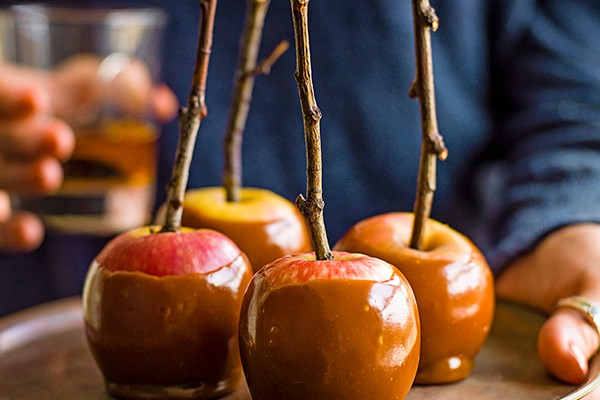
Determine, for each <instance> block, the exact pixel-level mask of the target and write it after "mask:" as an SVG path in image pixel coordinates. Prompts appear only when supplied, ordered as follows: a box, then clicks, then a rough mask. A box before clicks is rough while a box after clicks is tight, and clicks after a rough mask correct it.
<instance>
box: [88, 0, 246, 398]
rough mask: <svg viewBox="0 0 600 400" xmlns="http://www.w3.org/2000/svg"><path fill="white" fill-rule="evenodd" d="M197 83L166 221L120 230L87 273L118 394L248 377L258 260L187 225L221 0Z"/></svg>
mask: <svg viewBox="0 0 600 400" xmlns="http://www.w3.org/2000/svg"><path fill="white" fill-rule="evenodd" d="M200 9H201V11H202V12H201V29H200V31H199V40H198V49H197V56H196V64H195V68H194V74H193V77H192V89H191V91H190V96H189V98H188V103H187V106H186V107H183V108H182V109H181V112H180V114H179V116H180V121H179V122H180V124H179V126H180V137H179V143H178V146H177V154H176V156H175V163H174V166H173V174H172V177H171V180H170V181H169V185H168V190H167V207H166V212H165V221H164V224H163V225H162V226H155V227H152V226H151V227H142V228H138V229H136V230H133V231H130V232H126V233H122V234H120V235H118V236H117V237H115V238H114V239H113V240H111V241H110V242H109V243H108V244H107V245H106V246H105V247H104V248H103V249H102V251H101V252H100V253H99V254H98V256H97V257H96V258H95V259H94V261H93V263H92V265H91V267H90V269H89V271H88V275H87V277H86V281H85V287H84V293H83V305H84V317H85V325H86V336H87V340H88V343H89V345H90V348H91V350H92V353H93V355H94V358H95V360H96V362H97V364H98V366H99V367H100V370H101V371H102V374H103V375H104V378H105V381H106V388H107V390H108V392H109V393H110V394H112V395H113V396H115V397H118V398H122V399H198V398H214V397H219V396H222V395H224V394H226V393H228V392H232V391H233V390H235V389H236V387H237V386H238V385H239V383H240V382H241V378H242V370H241V362H240V357H239V347H238V335H237V333H238V330H237V327H238V320H239V310H240V307H241V301H242V298H243V297H242V296H243V292H244V290H245V289H246V285H247V283H248V281H249V279H250V278H251V275H252V268H251V266H250V263H249V261H248V260H247V258H246V256H245V255H244V254H243V253H242V252H241V251H240V249H239V248H238V247H237V246H236V245H235V243H234V242H233V241H232V240H231V239H229V238H228V237H227V236H225V235H223V234H222V233H219V232H216V231H213V230H208V229H199V230H194V229H190V228H185V227H182V226H181V216H182V212H183V207H182V205H183V199H184V194H185V189H186V185H187V177H188V175H189V167H190V163H191V158H192V153H193V149H194V143H195V139H196V136H197V133H198V130H199V127H200V123H201V121H202V118H203V117H204V116H205V115H206V104H205V101H204V97H205V92H206V78H207V73H208V58H209V55H210V53H211V45H212V31H213V26H214V17H215V12H216V0H202V1H200Z"/></svg>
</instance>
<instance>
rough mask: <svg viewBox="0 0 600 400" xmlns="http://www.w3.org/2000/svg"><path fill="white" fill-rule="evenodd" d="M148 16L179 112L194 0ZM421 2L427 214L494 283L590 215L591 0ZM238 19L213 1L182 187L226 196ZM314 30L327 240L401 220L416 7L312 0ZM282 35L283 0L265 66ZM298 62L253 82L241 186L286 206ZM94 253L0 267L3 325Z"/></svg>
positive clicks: (298, 130)
mask: <svg viewBox="0 0 600 400" xmlns="http://www.w3.org/2000/svg"><path fill="white" fill-rule="evenodd" d="M2 3H4V4H5V3H6V2H0V4H2ZM77 3H78V4H81V3H82V2H77ZM100 3H101V4H104V3H105V2H100ZM121 3H123V2H121ZM145 4H149V5H156V6H161V7H165V8H166V9H167V11H168V12H169V15H170V19H169V25H168V34H167V37H166V38H165V46H164V50H165V60H168V61H165V62H164V65H163V72H162V75H163V79H164V81H165V82H167V83H168V84H169V85H170V86H171V87H172V88H173V89H174V90H175V91H176V93H177V94H178V96H179V98H180V100H181V101H182V102H184V101H185V100H186V99H187V95H188V92H189V89H190V77H191V71H192V67H193V62H194V56H195V46H196V32H197V23H198V2H197V1H196V0H185V1H184V0H178V1H171V2H166V1H158V0H156V1H146V2H145ZM432 5H433V6H434V7H435V8H436V11H437V14H438V16H439V17H440V29H439V30H438V31H437V32H436V33H433V36H432V39H433V62H434V73H435V85H436V96H437V111H438V121H439V125H440V131H441V133H442V134H443V136H444V139H445V142H446V145H447V147H448V150H449V157H448V159H447V160H446V161H444V162H441V163H439V164H438V189H437V192H436V196H435V199H434V207H433V215H432V216H433V217H434V218H435V219H438V220H439V221H442V222H445V223H448V224H450V225H451V226H453V227H455V228H456V229H458V230H460V231H462V232H463V233H465V234H467V235H468V236H469V237H471V239H473V240H474V241H475V242H476V243H477V244H478V245H479V246H480V247H481V248H482V249H483V250H484V251H485V253H486V255H487V257H488V259H489V261H490V263H491V265H492V267H493V268H494V270H495V271H496V272H499V271H501V269H502V268H503V267H504V266H506V264H507V263H509V262H510V261H511V260H513V259H514V258H515V257H518V256H519V255H520V254H522V253H523V252H526V251H528V250H530V249H532V248H533V246H535V244H536V243H538V242H539V241H540V240H541V239H542V238H543V237H544V236H545V235H546V234H548V233H549V232H551V231H553V230H555V229H557V228H559V227H561V226H564V225H566V224H571V223H577V222H587V221H594V222H597V221H599V220H600V206H599V204H600V189H598V187H600V186H599V185H598V183H599V182H600V153H599V149H600V67H599V66H600V2H598V1H597V0H573V1H570V2H559V1H553V0H546V1H543V0H537V1H534V0H504V1H491V0H490V1H481V0H480V1H474V0H456V1H453V2H443V1H432ZM245 7H246V3H245V1H241V0H219V4H218V9H217V16H216V26H215V39H214V45H213V53H212V55H211V60H210V68H209V79H208V85H207V95H206V96H207V97H206V101H207V105H208V117H207V118H206V119H205V120H203V122H202V126H201V129H200V134H199V138H198V142H197V145H196V151H195V155H194V160H193V165H192V170H191V176H190V184H189V186H190V187H203V186H214V185H219V184H220V183H221V169H222V150H221V148H222V139H223V133H224V130H225V124H226V120H227V112H228V108H229V102H230V97H231V89H232V82H233V73H234V69H235V67H236V63H237V52H238V47H239V40H240V32H241V29H242V27H243V22H244V13H245ZM309 20H310V22H309V28H310V37H311V51H312V61H313V78H314V84H315V89H316V98H317V103H318V105H319V108H320V109H321V111H322V113H323V119H322V121H321V134H322V145H323V163H324V172H323V174H324V175H323V179H324V199H325V204H326V206H325V221H326V225H327V230H328V234H329V237H330V241H331V243H332V244H333V243H334V242H335V241H336V240H337V239H338V238H339V237H340V236H341V235H342V234H343V233H344V232H345V231H346V230H347V229H348V228H349V227H350V226H351V225H352V224H354V223H356V222H358V221H359V220H361V219H363V218H365V217H369V216H372V215H375V214H379V213H383V212H388V211H411V210H412V207H413V202H414V196H415V187H416V176H417V168H418V156H419V146H420V142H421V127H420V116H419V107H418V102H417V101H415V100H412V99H410V98H409V97H408V95H407V91H408V88H409V86H410V83H411V81H412V80H413V77H414V70H415V61H414V59H415V57H414V44H413V43H414V41H413V28H412V12H411V5H410V1H409V0H406V1H402V2H399V1H397V0H394V1H392V0H371V1H366V2H354V3H353V2H348V1H344V0H327V1H319V0H313V1H311V2H310V5H309ZM292 29H293V28H292V20H291V11H290V4H289V1H273V2H272V4H271V8H270V10H269V14H268V16H267V20H266V23H265V32H264V39H263V45H262V50H261V54H263V55H266V54H268V53H269V52H270V51H271V49H272V48H273V47H274V46H275V45H276V44H277V43H278V42H279V41H281V40H282V39H287V40H289V41H290V43H292V45H293V42H294V40H293V31H292ZM295 62H296V60H295V55H294V52H293V50H290V51H288V52H287V53H286V54H285V55H284V56H283V57H282V58H281V59H280V60H279V61H278V62H277V63H276V64H275V66H274V67H273V70H272V72H271V74H270V75H268V76H264V77H259V78H258V79H257V82H256V88H255V91H254V98H253V101H252V107H251V110H250V116H249V119H248V123H247V127H246V132H245V136H244V148H243V149H244V161H243V173H244V185H245V186H258V187H265V188H268V189H271V190H273V191H275V192H277V193H280V194H282V195H283V196H285V197H287V198H289V199H293V198H295V197H296V196H297V195H298V194H299V193H304V192H305V190H306V182H305V180H306V178H305V149H304V139H303V130H302V119H301V111H300V104H299V101H298V91H297V87H296V83H295V81H294V78H293V73H294V70H295ZM176 141H177V123H176V122H174V123H172V124H169V125H168V126H167V127H165V131H164V133H163V135H162V139H161V158H160V176H159V178H160V185H159V190H158V193H157V196H158V203H160V202H162V201H163V200H164V198H165V191H164V185H165V182H166V181H167V179H168V177H169V176H170V173H171V164H172V160H173V157H174V153H175V145H176ZM106 240H107V238H89V237H73V236H70V237H65V236H63V235H60V234H57V233H52V232H49V233H48V235H47V239H46V241H45V243H44V244H43V246H42V247H41V248H40V249H39V250H38V251H36V252H34V253H31V254H27V255H20V256H15V255H8V254H6V255H3V256H1V257H0V296H1V297H0V314H1V313H5V312H8V311H12V310H15V309H18V308H21V307H24V306H28V305H31V304H35V303H37V302H40V301H46V300H48V299H51V298H56V297H60V296H65V295H70V294H75V293H78V292H79V291H80V289H81V285H82V281H83V277H84V275H85V272H86V270H87V267H88V265H89V262H90V261H91V259H92V258H93V256H94V255H95V254H96V253H97V252H98V251H99V249H100V248H101V246H102V245H103V244H104V243H105V241H106Z"/></svg>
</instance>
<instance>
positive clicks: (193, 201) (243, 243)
mask: <svg viewBox="0 0 600 400" xmlns="http://www.w3.org/2000/svg"><path fill="white" fill-rule="evenodd" d="M182 223H183V225H185V226H190V227H194V228H209V229H214V230H217V231H219V232H222V233H224V234H225V235H227V236H228V237H229V238H231V239H232V240H233V241H234V242H235V243H236V244H237V245H238V247H239V248H240V249H241V250H242V251H243V252H244V253H245V254H246V255H247V256H248V259H249V260H250V263H251V264H252V266H253V268H254V270H255V271H258V270H259V269H260V268H261V267H262V266H263V265H266V264H268V263H270V262H271V261H274V260H275V259H277V258H280V257H283V256H285V255H287V254H292V253H300V252H307V251H310V249H311V247H310V236H309V233H308V228H307V227H306V224H305V222H304V220H303V218H302V215H300V213H299V212H298V210H297V209H296V207H295V206H294V205H293V204H292V203H291V202H289V201H288V200H286V199H285V198H283V197H281V196H279V195H277V194H275V193H273V192H271V191H269V190H266V189H258V188H247V187H246V188H241V194H240V200H239V201H235V202H233V201H227V200H226V193H225V189H223V188H221V187H211V188H202V189H194V190H188V191H187V193H186V195H185V198H184V203H183V216H182Z"/></svg>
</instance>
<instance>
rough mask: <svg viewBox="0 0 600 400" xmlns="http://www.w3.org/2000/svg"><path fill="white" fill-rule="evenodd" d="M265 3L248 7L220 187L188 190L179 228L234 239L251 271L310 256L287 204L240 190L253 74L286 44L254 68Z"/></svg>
mask: <svg viewBox="0 0 600 400" xmlns="http://www.w3.org/2000/svg"><path fill="white" fill-rule="evenodd" d="M269 5H270V1H262V0H250V1H248V2H247V10H246V20H245V23H244V29H243V32H242V35H241V37H240V50H239V55H238V56H239V59H238V66H237V68H236V72H235V75H234V87H233V93H232V99H231V106H230V110H229V115H228V120H227V128H226V130H225V135H224V139H223V184H222V187H208V188H200V189H193V190H189V191H188V192H187V193H186V195H185V199H184V211H183V219H182V221H183V224H184V225H187V226H192V227H196V228H209V229H215V230H217V231H219V232H222V233H224V234H226V235H227V236H229V237H230V238H231V239H233V240H234V241H235V242H236V244H237V245H238V246H239V247H240V248H241V249H242V251H243V252H244V253H246V255H247V256H248V258H249V259H250V262H251V263H252V265H253V267H254V269H255V271H258V270H259V269H260V268H261V267H262V266H263V265H265V264H268V263H269V262H271V261H273V260H275V259H277V258H279V257H282V256H284V255H286V254H291V253H296V252H305V251H310V236H309V234H308V229H307V228H306V225H305V223H304V221H303V220H302V216H301V215H300V214H299V213H298V210H296V208H295V207H294V206H293V205H292V203H291V202H289V201H288V200H286V199H284V198H283V197H281V196H279V195H277V194H275V193H273V192H271V191H269V190H266V189H258V188H250V187H243V185H242V142H243V134H244V129H245V126H246V121H247V118H248V113H249V109H250V101H251V99H252V91H253V89H254V83H255V78H256V76H257V75H262V74H267V73H268V72H269V71H270V69H271V67H272V65H273V64H274V63H275V62H276V61H277V59H278V58H279V57H280V56H281V55H282V54H283V53H284V52H285V51H286V50H287V48H288V47H289V44H288V42H287V41H282V42H281V43H280V44H279V45H278V46H276V47H275V49H274V50H273V51H272V53H271V54H270V55H269V56H268V57H267V58H265V59H264V60H263V61H261V62H260V63H258V62H257V61H258V54H259V50H260V43H261V40H262V32H263V26H264V21H265V17H266V14H267V11H268V9H269Z"/></svg>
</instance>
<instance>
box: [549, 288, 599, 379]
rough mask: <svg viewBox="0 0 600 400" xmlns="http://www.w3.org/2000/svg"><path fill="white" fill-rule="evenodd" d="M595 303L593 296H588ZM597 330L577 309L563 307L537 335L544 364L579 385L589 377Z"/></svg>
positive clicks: (558, 374) (596, 348)
mask: <svg viewBox="0 0 600 400" xmlns="http://www.w3.org/2000/svg"><path fill="white" fill-rule="evenodd" d="M585 298H586V299H588V298H589V299H590V301H593V300H592V299H593V297H591V296H585ZM599 344H600V336H599V332H598V330H597V328H595V327H594V326H593V324H592V323H590V322H588V321H587V320H586V318H585V315H584V314H583V313H582V312H581V311H578V310H574V309H571V308H566V307H561V308H559V309H557V310H556V311H555V312H554V314H553V315H552V316H551V317H550V318H549V319H548V320H547V321H546V322H545V323H544V325H543V326H542V328H541V329H540V332H539V336H538V354H539V357H540V360H541V362H542V363H543V364H544V366H545V367H546V368H547V369H548V371H550V373H552V374H553V375H554V376H556V377H557V378H559V379H560V380H562V381H564V382H567V383H572V384H578V383H582V382H583V381H584V380H585V378H586V376H587V374H588V360H589V359H590V358H591V357H592V356H594V355H595V354H596V353H597V352H598V346H599Z"/></svg>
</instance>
